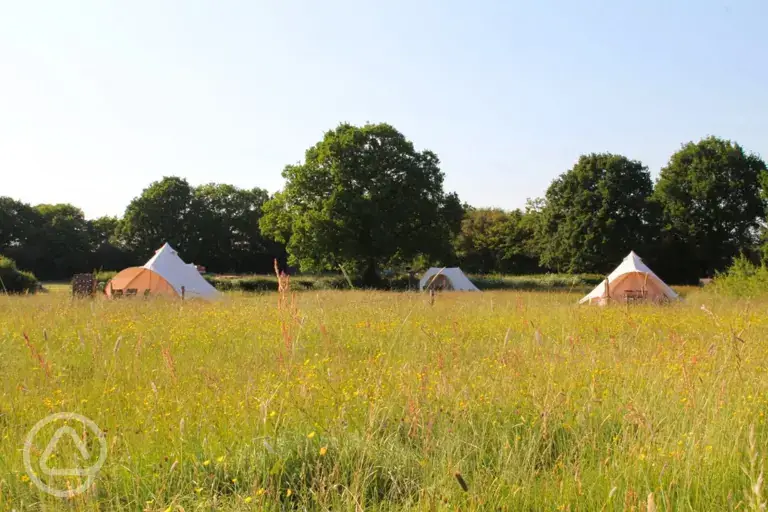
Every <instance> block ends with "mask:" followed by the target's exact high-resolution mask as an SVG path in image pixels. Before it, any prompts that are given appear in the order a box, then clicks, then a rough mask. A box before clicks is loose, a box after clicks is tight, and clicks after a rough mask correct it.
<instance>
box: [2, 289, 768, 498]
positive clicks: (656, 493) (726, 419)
mask: <svg viewBox="0 0 768 512" xmlns="http://www.w3.org/2000/svg"><path fill="white" fill-rule="evenodd" d="M577 298H578V295H576V294H566V293H559V294H547V293H529V292H526V293H522V292H521V293H510V292H505V293H501V292H487V293H483V294H441V295H438V296H437V300H436V301H435V303H434V305H432V306H430V304H429V301H428V300H427V298H426V297H425V296H423V295H419V294H394V293H382V292H376V293H374V292H334V291H324V292H317V293H315V292H307V293H301V294H296V295H291V293H290V291H285V292H284V293H283V294H282V295H281V298H280V302H279V307H278V295H277V294H265V295H260V296H250V297H228V298H226V299H225V300H223V301H221V302H219V303H215V304H203V303H196V302H183V303H182V302H178V301H163V300H160V299H157V300H141V299H139V300H122V301H112V302H110V301H106V300H96V301H81V302H78V301H74V302H73V301H71V300H70V299H69V298H68V297H64V296H57V295H49V296H36V297H16V298H14V297H0V340H2V343H0V374H1V375H3V376H4V378H3V379H2V381H1V383H0V391H1V392H0V399H1V400H0V440H1V441H2V442H0V508H1V509H12V508H15V509H16V510H19V511H21V510H53V509H58V508H66V509H67V510H130V511H135V510H152V511H154V510H158V511H165V510H181V508H183V509H184V510H214V509H215V510H285V509H290V508H294V509H297V510H304V509H307V510H361V509H372V510H410V509H414V508H417V509H421V510H497V509H501V510H717V511H721V510H736V509H739V510H744V509H748V507H756V508H759V507H760V504H761V503H762V502H763V501H762V500H763V496H765V495H766V492H765V490H764V489H763V486H764V485H763V477H762V461H763V459H764V455H765V451H766V450H765V445H766V428H765V416H764V412H765V410H766V406H767V405H768V379H766V361H768V345H766V343H765V340H766V339H768V316H766V315H765V312H766V307H767V306H768V302H765V301H757V302H752V303H751V304H746V303H742V302H737V301H735V300H730V299H725V298H723V297H720V296H710V295H707V294H705V293H703V292H692V294H691V295H690V296H689V299H688V300H687V301H686V303H683V304H679V305H673V306H667V307H650V306H648V307H645V306H635V307H631V308H626V307H607V308H597V307H587V306H581V307H579V306H576V305H575V304H574V303H575V301H576V300H577ZM702 305H703V307H702ZM59 411H73V412H78V413H80V414H84V415H86V416H88V417H89V418H91V419H93V420H94V421H95V422H96V423H97V424H98V425H99V426H100V427H101V429H102V430H103V431H104V432H105V434H106V441H107V444H108V447H109V453H108V457H107V462H106V465H105V466H104V468H103V469H102V471H101V472H100V474H99V475H98V478H97V481H96V484H95V486H94V487H93V489H91V490H90V491H89V492H88V493H86V494H83V495H80V496H77V497H74V498H72V499H70V500H66V499H64V500H63V501H62V499H60V498H53V497H50V496H48V495H46V494H44V493H42V492H40V491H39V490H38V489H37V488H36V487H35V486H34V485H32V483H31V482H29V481H27V478H26V475H25V472H24V469H23V466H22V457H21V451H20V449H21V446H22V445H23V443H24V438H25V436H26V433H27V432H28V430H29V429H30V428H31V427H32V426H33V425H34V424H35V422H37V421H38V420H40V419H41V418H43V417H45V416H46V415H47V414H50V413H53V412H59ZM750 429H753V431H752V432H753V433H752V435H751V437H750V432H751V430H750ZM76 483H77V482H72V484H73V485H76ZM179 507H181V508H179Z"/></svg>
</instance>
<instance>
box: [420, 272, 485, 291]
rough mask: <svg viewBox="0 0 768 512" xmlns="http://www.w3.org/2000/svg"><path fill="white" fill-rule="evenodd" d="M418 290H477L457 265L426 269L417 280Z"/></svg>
mask: <svg viewBox="0 0 768 512" xmlns="http://www.w3.org/2000/svg"><path fill="white" fill-rule="evenodd" d="M419 289H420V290H425V289H426V290H446V291H452V290H455V291H467V292H479V291H480V290H479V289H478V288H477V286H475V285H474V284H472V281H470V280H469V278H468V277H467V276H466V275H465V274H464V272H462V271H461V269H460V268H459V267H453V268H437V267H432V268H430V269H429V270H427V271H426V272H425V273H424V275H423V276H422V277H421V281H419Z"/></svg>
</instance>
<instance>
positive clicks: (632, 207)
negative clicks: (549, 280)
mask: <svg viewBox="0 0 768 512" xmlns="http://www.w3.org/2000/svg"><path fill="white" fill-rule="evenodd" d="M652 191H653V184H652V182H651V177H650V174H649V172H648V169H647V167H645V166H644V165H643V164H642V163H640V162H638V161H636V160H630V159H628V158H626V157H624V156H621V155H614V154H610V153H601V154H595V153H593V154H590V155H584V156H581V157H580V158H579V161H578V162H577V163H576V165H574V166H573V168H572V169H570V170H569V171H567V172H566V173H564V174H562V175H561V176H560V177H558V178H557V179H556V180H554V182H553V183H552V184H551V185H550V187H549V188H548V189H547V193H546V196H545V199H544V205H543V207H541V208H540V210H539V211H537V212H536V215H535V218H536V223H535V229H536V234H535V237H536V247H537V249H538V251H540V263H541V264H542V266H544V267H547V268H552V269H554V270H558V271H565V272H601V273H602V272H608V271H609V270H610V269H611V268H613V267H615V266H616V264H617V262H619V261H621V259H622V258H623V257H624V256H626V255H627V253H629V251H630V250H635V251H637V252H639V253H641V254H643V252H644V251H643V250H644V249H645V248H646V247H647V246H648V245H649V243H650V242H651V240H652V237H653V233H654V232H655V227H656V225H657V219H656V215H655V214H654V211H655V210H654V208H653V206H652V204H650V201H649V199H650V197H651V194H652Z"/></svg>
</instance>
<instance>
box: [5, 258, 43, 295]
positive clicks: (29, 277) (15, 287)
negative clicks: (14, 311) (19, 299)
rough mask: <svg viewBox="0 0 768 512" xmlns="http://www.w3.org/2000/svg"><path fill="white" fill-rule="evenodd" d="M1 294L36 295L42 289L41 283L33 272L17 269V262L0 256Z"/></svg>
mask: <svg viewBox="0 0 768 512" xmlns="http://www.w3.org/2000/svg"><path fill="white" fill-rule="evenodd" d="M0 280H2V284H0V292H6V293H35V292H36V291H37V290H39V289H40V282H39V281H38V280H37V278H36V277H35V275H34V274H32V273H31V272H25V271H23V270H19V269H17V268H16V262H15V261H13V260H12V259H10V258H6V257H5V256H0Z"/></svg>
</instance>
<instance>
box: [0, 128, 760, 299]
mask: <svg viewBox="0 0 768 512" xmlns="http://www.w3.org/2000/svg"><path fill="white" fill-rule="evenodd" d="M283 177H284V178H285V182H286V183H285V187H284V188H283V190H282V191H280V192H278V193H277V194H275V195H273V196H272V197H269V195H268V194H267V192H266V191H264V190H261V189H258V188H256V189H252V190H244V189H239V188H237V187H234V186H231V185H222V184H209V185H203V186H200V187H192V186H190V185H189V184H188V183H187V182H186V181H185V180H183V179H181V178H177V177H168V178H164V179H163V180H161V181H158V182H156V183H153V184H151V185H150V186H149V187H148V188H147V189H145V190H144V191H143V192H142V194H141V195H140V196H139V197H137V198H135V199H134V200H133V201H131V203H130V204H129V205H128V207H127V208H126V211H125V214H124V215H123V217H122V218H120V219H118V218H112V217H103V218H99V219H95V220H86V219H85V218H84V216H83V213H82V211H81V210H79V209H78V208H76V207H74V206H72V205H39V206H35V207H32V206H29V205H26V204H24V203H21V202H19V201H15V200H13V199H10V198H5V197H4V198H0V253H2V254H5V255H6V256H9V257H11V258H14V259H15V260H17V263H18V265H19V267H21V268H26V269H30V270H32V271H34V272H35V273H36V274H38V276H39V277H41V278H44V279H59V278H68V277H69V276H70V275H71V274H72V273H75V272H81V271H89V270H91V269H99V268H103V269H119V268H123V267H125V266H128V265H132V264H136V263H138V262H141V261H144V260H145V259H146V258H148V257H149V256H150V255H151V254H152V252H153V251H154V250H155V249H156V248H157V247H159V246H160V245H161V244H162V243H163V242H165V241H168V242H170V243H171V244H172V245H175V246H177V247H178V248H179V249H180V251H181V253H182V255H183V257H184V258H185V259H186V260H187V261H192V262H195V263H199V264H203V265H205V266H206V267H208V269H209V270H211V271H214V272H234V273H263V272H269V271H270V270H271V266H272V261H273V259H274V258H278V259H280V260H281V262H282V263H283V264H285V263H289V264H291V265H293V266H296V267H298V268H299V269H301V270H302V271H308V272H321V271H335V272H338V271H343V272H346V273H348V274H355V275H358V276H362V277H364V280H365V281H366V282H368V283H369V284H371V285H375V284H376V283H377V281H378V280H379V279H380V276H381V274H382V271H385V270H388V269H392V270H404V269H405V268H406V267H414V268H417V269H418V268H423V267H424V266H426V265H429V264H439V265H455V264H458V265H461V266H462V267H463V268H464V269H465V270H466V271H469V272H477V273H491V272H502V273H515V274H525V273H535V272H542V271H558V272H594V273H605V272H608V271H610V269H611V268H613V267H614V266H615V265H616V264H617V263H618V262H619V261H620V260H621V258H622V257H623V256H625V255H626V254H627V253H628V252H629V251H630V250H635V251H636V252H638V253H639V254H641V255H642V256H643V257H644V259H645V260H646V261H648V262H649V264H651V266H653V267H654V269H656V270H657V272H658V273H659V274H661V275H662V277H664V278H665V279H667V280H669V281H671V282H688V281H693V280H695V279H698V278H699V277H703V276H708V275H712V273H714V272H716V271H718V270H722V269H724V268H726V267H727V266H728V265H729V264H730V262H731V261H732V259H733V257H734V256H736V255H738V254H739V253H746V254H748V255H752V256H754V257H756V255H758V254H759V251H760V246H761V242H762V240H763V238H765V237H764V235H763V232H764V225H765V222H764V221H765V216H766V205H767V203H766V191H768V173H767V172H766V165H765V163H764V162H763V161H762V160H761V159H760V158H759V157H757V156H755V155H752V154H749V153H747V152H745V151H744V150H743V149H742V148H741V147H740V146H739V145H738V144H735V143H733V142H730V141H726V140H722V139H718V138H715V137H709V138H706V139H703V140H701V141H699V142H697V143H689V144H686V145H684V146H683V147H682V148H681V149H680V150H679V151H678V152H677V153H675V154H674V155H672V157H671V158H670V160H669V163H668V164H667V166H665V167H664V168H663V169H662V170H661V173H660V176H659V178H658V180H657V181H656V182H655V183H654V182H653V180H652V179H651V176H650V173H649V171H648V168H647V167H646V166H644V165H643V164H642V163H641V162H639V161H637V160H632V159H630V158H627V157H625V156H622V155H614V154H605V153H603V154H589V155H584V156H582V157H581V158H580V159H579V160H578V162H577V163H576V164H575V165H574V167H573V168H571V169H569V170H568V171H566V172H565V173H563V174H562V175H560V176H559V177H558V178H557V179H555V180H554V181H553V182H552V184H551V185H550V187H549V188H548V189H547V191H546V194H545V196H544V197H543V198H539V199H536V200H531V201H529V202H528V204H527V206H526V208H525V209H524V210H514V211H502V210H498V209H475V208H472V207H470V206H469V205H466V204H462V203H461V201H460V200H459V198H458V196H457V195H456V194H452V193H446V192H445V191H444V188H443V173H442V171H441V170H440V166H439V159H438V157H437V155H435V154H434V153H432V152H431V151H416V150H415V149H414V146H413V144H412V143H411V142H410V141H409V140H407V139H406V138H405V137H404V136H403V135H402V134H401V133H400V132H398V131H397V130H396V129H395V128H393V127H392V126H390V125H387V124H378V125H366V126H362V127H356V126H352V125H348V124H342V125H340V126H338V127H337V128H336V129H334V130H331V131H329V132H327V133H326V134H325V136H324V137H323V139H322V140H321V141H320V142H318V143H317V144H316V145H314V146H312V147H311V148H309V149H308V150H307V151H306V154H305V158H304V161H303V162H302V163H300V164H296V165H289V166H287V167H286V168H285V170H284V171H283Z"/></svg>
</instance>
